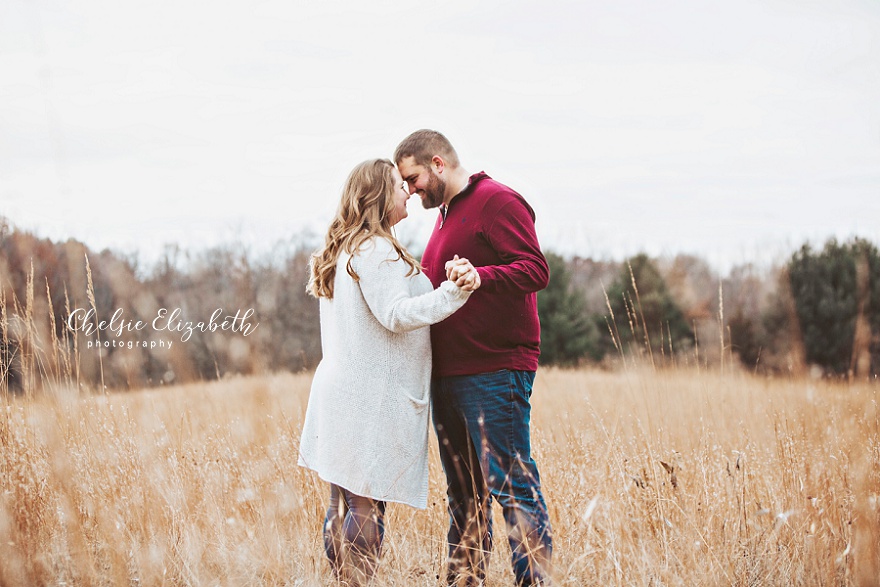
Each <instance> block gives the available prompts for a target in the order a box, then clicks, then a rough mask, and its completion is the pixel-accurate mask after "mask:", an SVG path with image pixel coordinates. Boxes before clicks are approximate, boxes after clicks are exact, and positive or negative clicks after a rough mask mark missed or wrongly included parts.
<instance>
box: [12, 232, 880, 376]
mask: <svg viewBox="0 0 880 587" xmlns="http://www.w3.org/2000/svg"><path fill="white" fill-rule="evenodd" d="M314 248H315V239H314V238H309V237H306V236H299V237H297V238H294V239H291V240H290V241H287V242H280V243H278V244H277V245H276V246H275V247H274V248H273V249H272V250H271V251H270V252H268V253H263V254H259V255H258V254H254V253H252V252H251V251H249V250H248V249H247V247H245V246H242V245H240V244H234V243H231V244H228V245H224V246H220V247H215V248H212V249H209V250H206V251H201V252H198V253H192V252H189V251H184V250H181V249H179V248H178V247H175V246H168V247H166V249H165V251H164V253H163V255H162V256H161V259H160V260H159V261H158V262H157V263H154V264H151V265H149V266H147V265H145V264H142V263H141V262H140V261H139V259H138V258H137V257H136V256H126V255H122V254H119V253H116V252H114V251H110V250H104V251H100V252H95V251H90V250H89V249H88V248H87V247H86V246H85V245H84V244H82V243H79V242H77V241H75V240H68V241H66V242H52V241H50V240H48V239H44V238H39V237H37V236H35V235H33V234H30V233H28V232H25V231H21V230H18V229H15V228H13V227H11V226H10V225H9V223H8V222H6V221H2V220H0V312H2V315H0V376H2V385H3V387H4V388H6V389H10V390H25V391H27V390H30V389H37V388H39V387H40V382H41V381H42V382H45V381H50V382H54V383H55V384H58V385H71V384H73V385H78V386H80V387H82V388H84V389H89V390H93V389H95V388H98V387H100V386H101V385H103V386H104V387H106V388H108V389H139V388H143V387H149V386H157V385H163V384H172V383H181V382H188V381H196V380H204V379H216V378H222V377H225V376H228V375H233V374H257V373H267V372H273V371H284V370H289V371H299V370H309V369H312V368H314V367H315V366H316V365H317V363H318V361H319V360H320V358H321V344H320V328H319V319H318V303H317V301H316V300H315V299H313V298H311V297H310V296H308V295H307V294H306V292H305V284H306V281H307V278H308V262H309V257H310V255H311V253H312V251H313V250H314ZM547 258H548V262H549V264H550V268H551V278H550V285H549V286H548V287H547V289H545V290H544V291H542V292H540V293H539V295H538V305H539V315H540V319H541V325H542V358H541V361H542V363H543V364H545V365H562V366H574V365H585V364H596V365H602V366H606V367H614V366H615V365H618V364H620V363H625V362H626V361H649V362H651V363H652V364H653V365H654V366H655V367H662V366H670V365H692V364H696V365H720V366H722V367H724V366H725V365H727V366H730V367H731V368H733V367H734V366H735V365H738V366H742V367H744V368H747V369H750V370H754V371H756V372H761V373H801V372H804V371H806V370H807V369H809V368H811V367H812V368H813V369H814V370H816V369H818V370H820V371H821V372H822V373H824V374H828V375H850V376H867V375H872V374H873V375H876V373H877V371H878V366H880V341H878V333H880V255H878V251H877V248H876V247H875V246H874V245H873V244H871V243H869V242H867V241H865V240H861V239H855V240H852V241H849V242H846V243H838V242H837V241H833V240H832V241H829V242H828V243H827V244H826V245H825V246H824V248H822V249H820V250H814V249H812V248H811V247H810V246H809V245H804V246H803V247H802V248H801V249H800V250H798V251H797V252H795V253H794V254H793V255H792V256H791V257H790V259H789V260H788V261H787V262H786V263H785V264H784V265H783V266H781V267H777V268H773V269H765V270H758V269H756V268H755V267H753V266H751V265H743V266H741V267H737V268H735V269H734V270H732V271H731V272H730V274H729V275H728V276H726V277H724V278H719V277H718V276H717V275H716V273H715V272H714V271H712V269H711V268H710V267H709V266H708V264H707V263H706V262H705V261H703V260H702V259H700V258H698V257H694V256H690V255H679V256H676V257H674V258H671V259H667V258H658V259H652V258H649V257H648V256H646V255H637V256H635V257H632V258H630V259H626V260H624V261H619V262H617V261H596V260H592V259H588V258H580V257H574V258H567V259H566V258H563V257H561V256H559V255H557V254H554V253H552V252H549V253H547ZM78 309H79V310H81V311H80V312H76V310H78ZM87 310H91V311H92V312H91V314H90V316H91V320H92V322H94V324H97V323H98V322H99V321H104V322H105V326H107V323H108V322H109V321H111V318H113V317H114V315H115V316H116V317H117V318H120V320H117V321H116V322H114V324H112V325H110V327H107V328H105V329H104V330H98V329H96V328H92V329H91V332H90V333H89V334H87V333H86V332H85V330H88V329H83V330H76V331H74V330H71V320H70V316H71V314H72V313H75V314H76V315H77V316H80V317H81V316H83V315H85V312H86V311H87ZM160 310H165V311H166V312H167V313H170V312H172V311H173V310H177V314H176V315H177V316H178V317H179V319H180V321H181V324H182V323H183V322H186V323H187V324H189V325H190V327H191V331H192V332H191V334H192V336H191V337H189V338H188V339H187V340H181V338H182V337H181V336H180V331H172V330H171V329H170V328H167V329H165V330H163V331H160V330H157V329H156V328H151V327H150V325H151V324H155V323H154V322H152V321H153V320H155V317H156V316H157V312H159V311H160ZM218 310H219V311H220V316H221V319H222V318H223V317H224V316H229V317H230V318H231V317H232V315H233V314H235V313H236V312H237V311H238V312H241V313H243V312H245V311H247V310H252V317H251V322H252V326H253V330H252V331H251V332H250V333H249V334H248V335H246V336H245V335H243V334H242V333H241V332H235V331H234V329H233V331H230V330H222V329H217V330H216V331H210V330H206V331H202V330H199V328H198V327H199V324H201V327H203V328H207V327H208V322H209V321H210V317H211V316H212V315H214V314H215V313H216V312H217V311H218ZM166 315H167V314H166ZM120 323H122V324H123V325H127V326H128V330H124V329H123V328H121V327H120ZM138 323H140V324H141V325H142V326H143V327H142V328H141V329H137V328H134V327H133V326H134V325H136V324H138ZM193 328H194V329H193ZM163 342H168V343H173V344H170V345H166V346H159V343H163ZM99 343H100V344H99Z"/></svg>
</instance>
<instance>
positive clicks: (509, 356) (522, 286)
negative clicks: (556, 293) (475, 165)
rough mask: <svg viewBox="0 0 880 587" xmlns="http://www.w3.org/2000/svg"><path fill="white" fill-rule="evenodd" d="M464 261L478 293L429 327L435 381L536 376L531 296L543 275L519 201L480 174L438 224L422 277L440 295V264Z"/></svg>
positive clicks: (529, 215) (531, 225) (527, 212)
mask: <svg viewBox="0 0 880 587" xmlns="http://www.w3.org/2000/svg"><path fill="white" fill-rule="evenodd" d="M454 255H458V256H459V257H466V258H467V259H468V260H470V262H471V263H473V265H474V266H475V267H476V268H477V272H478V273H479V274H480V279H481V281H482V285H481V286H480V288H479V289H478V290H477V291H475V292H474V293H473V295H471V297H470V299H469V300H468V301H467V303H466V304H465V305H464V306H463V307H462V308H461V309H460V310H458V311H457V312H456V313H455V314H453V315H452V316H450V317H449V318H447V319H446V320H444V321H442V322H440V323H439V324H435V325H433V326H432V327H431V345H432V348H433V355H434V357H433V358H434V377H446V376H450V375H474V374H476V373H486V372H490V371H497V370H499V369H513V370H523V371H535V370H536V369H537V368H538V355H539V354H540V348H539V345H540V342H541V326H540V323H539V322H538V303H537V295H536V294H537V292H538V290H541V289H544V288H545V287H547V280H548V279H549V276H550V270H549V268H548V267H547V260H546V259H545V258H544V254H543V253H542V252H541V248H540V246H539V245H538V237H537V235H536V234H535V212H534V211H533V210H532V208H531V206H529V204H528V203H527V202H526V201H525V199H524V198H523V197H522V196H521V195H519V194H518V193H516V192H515V191H513V190H512V189H510V188H509V187H507V186H505V185H502V184H500V183H498V182H497V181H495V180H493V179H492V178H490V177H489V176H488V175H486V174H485V173H483V172H480V173H477V174H475V175H472V176H471V178H470V181H469V183H468V186H467V187H466V188H465V189H464V191H462V192H461V193H460V194H458V195H457V196H456V197H455V198H453V199H452V201H451V202H450V204H449V207H448V208H447V210H446V216H445V218H444V216H443V214H442V212H441V214H440V216H439V217H438V218H437V224H436V225H435V226H434V232H433V233H432V234H431V238H430V240H429V241H428V246H427V247H426V248H425V253H424V255H423V257H422V265H423V266H424V268H425V274H426V275H427V276H428V278H429V279H430V280H431V282H432V283H433V284H434V287H439V285H440V283H442V282H443V280H445V279H446V269H445V264H446V261H449V260H450V259H452V258H453V256H454Z"/></svg>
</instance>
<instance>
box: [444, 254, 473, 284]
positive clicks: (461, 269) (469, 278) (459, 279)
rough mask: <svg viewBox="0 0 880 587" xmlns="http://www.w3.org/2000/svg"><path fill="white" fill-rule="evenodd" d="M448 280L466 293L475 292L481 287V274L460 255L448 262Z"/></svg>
mask: <svg viewBox="0 0 880 587" xmlns="http://www.w3.org/2000/svg"><path fill="white" fill-rule="evenodd" d="M446 279H448V280H449V281H451V282H453V283H455V285H457V286H458V287H460V288H461V289H463V290H465V291H474V290H475V289H477V288H479V287H480V274H479V273H477V269H476V267H474V266H473V265H472V264H471V262H470V261H468V260H467V259H463V258H459V256H458V255H455V257H453V258H452V260H451V261H447V262H446Z"/></svg>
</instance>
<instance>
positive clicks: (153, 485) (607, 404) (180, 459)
mask: <svg viewBox="0 0 880 587" xmlns="http://www.w3.org/2000/svg"><path fill="white" fill-rule="evenodd" d="M309 383H310V375H308V374H302V375H286V374H285V375H277V376H273V377H265V378H250V379H231V380H227V381H222V382H216V383H205V384H201V385H191V386H183V387H166V388H163V389H159V390H145V391H142V392H138V393H128V394H119V395H107V396H98V397H80V396H78V395H77V394H76V393H75V392H72V393H66V392H63V391H59V392H56V393H55V394H54V395H52V396H51V397H46V396H43V397H40V398H38V399H30V400H28V399H22V398H11V397H6V398H4V399H3V415H2V418H0V444H2V453H0V493H2V494H0V585H138V586H141V585H143V586H148V585H149V586H151V585H297V586H298V585H303V586H306V585H326V584H332V581H331V575H330V571H329V567H328V565H327V563H326V561H325V560H324V556H323V551H322V547H321V537H320V526H321V521H322V519H323V515H324V509H325V507H326V500H327V489H326V487H325V485H324V484H323V483H322V482H321V481H320V480H319V479H318V478H317V477H316V476H315V475H314V474H313V473H311V472H309V471H306V470H303V469H301V468H299V467H297V466H296V455H297V446H298V442H299V432H300V426H301V422H302V418H303V414H304V411H305V406H306V402H307V398H308V390H309ZM878 392H880V384H878V383H877V382H874V383H864V384H839V383H837V384H835V383H829V382H825V381H810V380H768V379H760V378H755V377H752V376H749V375H745V374H741V373H726V374H724V375H721V374H719V373H713V372H709V373H707V372H699V371H696V370H693V371H691V370H683V369H678V370H673V371H670V372H653V371H650V370H646V371H638V370H629V371H626V372H619V373H609V372H600V371H554V370H542V371H540V372H539V375H538V379H537V381H536V388H535V394H534V396H533V404H534V412H533V442H534V452H535V454H536V459H537V461H538V465H539V467H540V469H541V473H542V476H543V478H544V485H545V491H546V496H547V499H548V502H549V507H550V515H551V519H552V522H553V525H554V539H555V549H554V550H555V552H554V568H555V570H554V578H555V584H556V585H566V586H581V585H605V586H607V585H644V586H649V585H876V584H878V577H880V503H878V500H880V408H878V405H877V402H878V399H880V397H878ZM499 513H500V512H496V514H499ZM496 520H497V522H498V523H499V524H500V523H501V517H500V515H497V516H496ZM445 525H446V514H445V499H444V484H443V481H442V472H441V470H440V466H439V461H438V460H437V459H436V455H434V460H433V461H432V473H431V486H430V496H429V508H428V510H427V511H418V510H413V509H411V508H407V507H406V506H398V505H392V506H390V508H389V520H388V530H387V535H386V536H387V541H386V547H385V551H384V558H383V561H382V564H381V567H380V570H379V573H378V575H377V579H376V583H375V584H376V585H380V586H381V585H397V586H407V587H409V586H422V585H424V586H435V585H438V584H439V582H438V579H437V576H438V574H439V573H440V570H441V567H442V559H443V555H444V551H445V544H444V536H445ZM499 529H500V526H499ZM501 535H503V532H502V533H499V534H498V536H501ZM508 555H509V551H508V550H507V546H506V543H505V541H504V540H503V539H502V540H497V545H496V552H495V554H494V555H493V559H492V567H491V569H490V574H489V580H488V582H487V585H489V586H492V585H510V584H512V575H511V573H510V570H509V568H508V563H507V557H508Z"/></svg>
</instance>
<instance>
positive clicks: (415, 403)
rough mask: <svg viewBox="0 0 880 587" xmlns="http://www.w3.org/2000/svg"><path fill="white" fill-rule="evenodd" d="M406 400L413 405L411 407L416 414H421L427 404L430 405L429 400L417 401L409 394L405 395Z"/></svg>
mask: <svg viewBox="0 0 880 587" xmlns="http://www.w3.org/2000/svg"><path fill="white" fill-rule="evenodd" d="M406 399H408V400H409V403H411V404H412V405H413V407H414V408H415V409H416V413H417V414H421V413H422V412H424V411H425V409H426V408H427V407H428V404H430V403H431V400H429V399H427V398H425V399H417V398H414V397H413V396H411V395H409V394H406Z"/></svg>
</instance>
